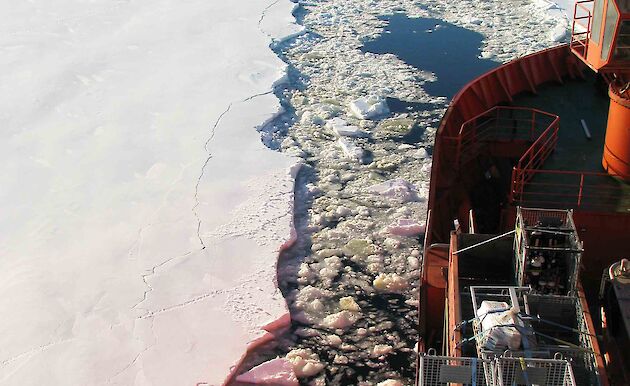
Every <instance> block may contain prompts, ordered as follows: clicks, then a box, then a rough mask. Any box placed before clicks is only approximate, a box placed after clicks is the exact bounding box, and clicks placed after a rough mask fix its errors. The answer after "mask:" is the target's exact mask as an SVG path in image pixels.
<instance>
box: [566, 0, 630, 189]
mask: <svg viewBox="0 0 630 386" xmlns="http://www.w3.org/2000/svg"><path fill="white" fill-rule="evenodd" d="M570 47H571V51H572V52H573V53H574V54H575V55H576V56H577V57H578V58H579V59H580V60H582V61H583V62H584V63H585V64H586V65H588V66H589V67H590V68H591V69H592V70H593V71H595V72H597V73H599V74H601V76H602V77H603V78H604V79H605V80H606V82H607V83H608V95H609V97H610V108H609V111H608V125H607V129H606V142H605V144H604V154H603V157H602V165H603V167H604V169H605V170H606V172H608V173H609V174H611V175H614V176H616V177H620V178H622V179H624V180H626V181H628V180H630V130H629V129H630V0H583V1H577V2H576V4H575V10H574V13H573V31H572V36H571V44H570Z"/></svg>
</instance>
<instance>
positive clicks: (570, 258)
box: [514, 207, 583, 295]
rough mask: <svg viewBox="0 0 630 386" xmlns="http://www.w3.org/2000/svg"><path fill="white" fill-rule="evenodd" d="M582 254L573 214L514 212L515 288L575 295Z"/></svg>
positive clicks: (569, 212) (530, 211)
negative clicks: (516, 286)
mask: <svg viewBox="0 0 630 386" xmlns="http://www.w3.org/2000/svg"><path fill="white" fill-rule="evenodd" d="M582 252H583V248H582V242H581V241H580V239H579V237H578V234H577V230H576V228H575V223H574V222H573V211H571V210H554V209H536V208H522V207H518V208H517V214H516V229H515V236H514V257H515V259H514V261H515V269H514V272H515V275H516V284H517V285H520V286H527V285H528V286H531V287H532V289H533V291H534V292H536V293H541V294H552V295H575V293H576V285H577V280H578V272H579V268H580V261H581V259H582Z"/></svg>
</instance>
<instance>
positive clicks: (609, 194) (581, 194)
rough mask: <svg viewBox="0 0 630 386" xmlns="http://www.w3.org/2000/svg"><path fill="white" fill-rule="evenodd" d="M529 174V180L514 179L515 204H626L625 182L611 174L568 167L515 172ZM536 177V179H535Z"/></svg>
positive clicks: (599, 207)
mask: <svg viewBox="0 0 630 386" xmlns="http://www.w3.org/2000/svg"><path fill="white" fill-rule="evenodd" d="M519 174H527V175H529V176H530V180H531V181H528V182H525V183H524V182H523V181H522V180H519V179H518V178H516V179H513V180H512V191H511V199H512V202H513V203H516V204H523V203H526V204H527V205H529V206H543V207H549V208H581V209H589V210H616V209H618V208H619V207H621V206H623V205H624V204H625V205H626V206H629V208H630V201H629V202H627V203H622V202H620V200H622V199H623V197H624V190H623V183H622V182H620V181H618V180H616V179H615V178H613V177H611V176H610V175H609V174H608V173H599V172H579V171H566V170H541V169H517V168H514V171H513V175H519ZM534 177H535V178H534Z"/></svg>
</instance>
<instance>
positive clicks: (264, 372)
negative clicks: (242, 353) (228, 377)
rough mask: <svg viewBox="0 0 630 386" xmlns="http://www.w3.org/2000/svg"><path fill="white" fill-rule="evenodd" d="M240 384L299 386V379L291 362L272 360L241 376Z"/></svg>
mask: <svg viewBox="0 0 630 386" xmlns="http://www.w3.org/2000/svg"><path fill="white" fill-rule="evenodd" d="M236 380H237V381H238V382H245V383H253V384H258V385H278V386H297V385H298V384H299V383H298V379H297V377H296V375H295V373H294V372H293V366H292V365H291V362H289V361H288V360H286V359H284V358H276V359H272V360H270V361H268V362H265V363H263V364H261V365H258V366H256V367H254V368H253V369H251V370H249V371H248V372H246V373H245V374H241V375H239V376H238V377H237V378H236Z"/></svg>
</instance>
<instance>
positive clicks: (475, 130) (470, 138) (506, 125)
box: [445, 106, 560, 167]
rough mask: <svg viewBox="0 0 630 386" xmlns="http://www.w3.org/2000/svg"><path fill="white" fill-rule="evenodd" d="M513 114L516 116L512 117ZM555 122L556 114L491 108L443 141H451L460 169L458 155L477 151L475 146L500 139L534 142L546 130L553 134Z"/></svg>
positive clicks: (503, 107) (465, 123) (522, 109)
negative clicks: (504, 113)
mask: <svg viewBox="0 0 630 386" xmlns="http://www.w3.org/2000/svg"><path fill="white" fill-rule="evenodd" d="M503 112H509V113H510V115H509V116H502V115H501V113H503ZM515 114H517V115H516V116H514V115H515ZM541 120H544V122H541ZM559 120H560V118H559V117H558V116H557V115H554V114H550V113H547V112H545V111H542V110H538V109H533V108H528V107H514V106H509V107H508V106H495V107H493V108H491V109H489V110H487V111H485V112H483V113H481V114H478V115H476V116H475V117H473V118H471V119H469V120H467V121H466V122H464V123H463V124H462V125H461V127H460V130H459V132H458V134H457V136H455V137H448V138H445V139H448V140H451V141H454V142H455V147H456V149H455V154H456V161H455V164H456V165H457V167H460V166H461V164H462V163H463V161H462V159H463V157H462V155H464V153H467V152H470V151H473V152H474V151H478V150H479V149H478V146H477V145H478V144H479V143H482V142H490V141H501V140H508V141H515V140H524V141H535V140H537V139H540V136H542V135H544V134H545V133H547V132H549V131H550V130H551V131H554V132H555V133H556V135H557V128H558V126H559ZM540 126H542V128H541V127H540ZM539 133H540V134H539ZM539 144H540V143H539Z"/></svg>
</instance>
